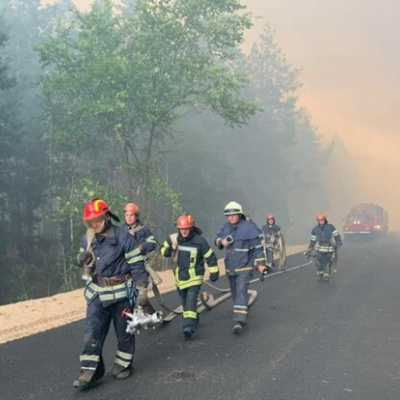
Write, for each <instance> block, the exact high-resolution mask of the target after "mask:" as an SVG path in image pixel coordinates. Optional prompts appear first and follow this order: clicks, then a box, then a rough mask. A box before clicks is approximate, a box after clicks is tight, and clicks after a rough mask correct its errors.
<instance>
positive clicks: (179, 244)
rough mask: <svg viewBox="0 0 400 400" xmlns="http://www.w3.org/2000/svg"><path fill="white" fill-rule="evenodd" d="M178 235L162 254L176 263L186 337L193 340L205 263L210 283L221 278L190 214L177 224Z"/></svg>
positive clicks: (215, 260) (170, 237)
mask: <svg viewBox="0 0 400 400" xmlns="http://www.w3.org/2000/svg"><path fill="white" fill-rule="evenodd" d="M176 227H177V228H178V233H175V234H172V235H170V236H169V238H168V239H167V240H166V241H165V242H164V243H163V245H162V247H161V254H162V255H163V256H165V257H172V259H173V260H175V262H174V264H175V271H174V273H175V284H176V287H177V289H178V294H179V296H180V298H181V301H182V306H183V326H182V329H183V335H184V337H185V339H186V340H189V339H191V337H192V335H193V333H194V332H195V330H196V328H197V325H198V320H199V318H198V315H197V298H198V296H199V292H200V288H201V285H202V283H203V279H204V272H205V263H207V267H208V270H209V271H210V281H211V282H216V281H217V280H218V278H219V269H218V261H217V257H216V256H215V253H214V251H213V249H212V248H211V247H210V245H209V244H208V243H207V241H206V240H205V239H204V238H203V236H201V234H202V232H201V229H199V228H197V227H196V226H195V224H194V219H193V217H192V216H191V215H190V214H183V215H181V216H180V217H179V218H178V219H177V221H176Z"/></svg>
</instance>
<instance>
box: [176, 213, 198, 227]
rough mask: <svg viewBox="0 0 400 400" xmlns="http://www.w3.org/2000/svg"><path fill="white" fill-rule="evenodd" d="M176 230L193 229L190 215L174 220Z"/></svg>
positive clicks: (192, 220) (192, 219)
mask: <svg viewBox="0 0 400 400" xmlns="http://www.w3.org/2000/svg"><path fill="white" fill-rule="evenodd" d="M176 227H177V228H178V229H188V228H193V227H194V218H193V217H192V216H191V215H190V214H183V215H181V216H180V217H179V218H178V219H177V220H176Z"/></svg>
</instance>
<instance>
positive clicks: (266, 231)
mask: <svg viewBox="0 0 400 400" xmlns="http://www.w3.org/2000/svg"><path fill="white" fill-rule="evenodd" d="M265 222H266V224H265V225H263V226H262V228H261V230H262V232H263V235H264V248H265V255H266V257H267V263H266V265H267V267H268V270H269V271H271V270H272V267H275V264H274V254H275V250H276V248H277V246H278V243H279V239H280V237H281V234H282V232H281V228H280V227H279V226H278V225H276V223H275V215H274V214H267V216H266V218H265Z"/></svg>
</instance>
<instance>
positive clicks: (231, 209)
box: [224, 201, 243, 215]
mask: <svg viewBox="0 0 400 400" xmlns="http://www.w3.org/2000/svg"><path fill="white" fill-rule="evenodd" d="M234 214H243V208H242V206H241V205H240V204H239V203H236V201H230V202H229V203H228V204H227V205H226V206H225V209H224V215H234Z"/></svg>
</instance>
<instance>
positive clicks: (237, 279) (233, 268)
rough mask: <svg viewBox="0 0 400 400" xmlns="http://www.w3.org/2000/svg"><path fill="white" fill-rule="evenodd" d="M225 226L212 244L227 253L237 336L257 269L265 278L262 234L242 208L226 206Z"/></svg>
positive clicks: (232, 205)
mask: <svg viewBox="0 0 400 400" xmlns="http://www.w3.org/2000/svg"><path fill="white" fill-rule="evenodd" d="M224 215H225V216H226V218H227V222H226V223H225V224H224V225H223V226H222V227H221V229H220V230H219V231H218V233H217V236H216V239H215V244H216V245H217V246H218V248H219V249H222V248H225V249H226V257H225V267H226V273H227V276H228V279H229V285H230V288H231V292H232V299H233V304H234V305H233V321H234V325H233V329H232V332H233V333H235V334H239V333H240V332H241V331H242V329H243V327H244V326H245V325H246V321H247V314H248V300H249V299H248V288H249V283H250V279H251V277H252V274H253V269H254V266H256V268H257V270H258V272H259V273H260V274H264V272H265V271H266V267H265V256H264V253H263V249H262V244H261V238H260V235H261V230H260V229H259V228H258V227H257V225H256V224H255V223H254V222H252V221H247V220H246V217H245V216H244V214H243V209H242V206H241V205H240V204H239V203H237V202H235V201H231V202H229V203H228V204H227V205H226V206H225V209H224Z"/></svg>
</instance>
